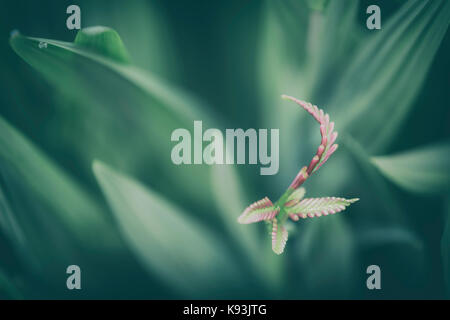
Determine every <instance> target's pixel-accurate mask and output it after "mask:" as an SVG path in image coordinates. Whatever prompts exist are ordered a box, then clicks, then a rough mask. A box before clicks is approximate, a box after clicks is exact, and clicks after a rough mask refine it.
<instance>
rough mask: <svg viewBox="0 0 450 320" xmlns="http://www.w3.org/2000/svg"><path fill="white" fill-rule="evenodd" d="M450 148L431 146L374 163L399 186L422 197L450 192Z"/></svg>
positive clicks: (381, 157) (383, 158) (387, 157)
mask: <svg viewBox="0 0 450 320" xmlns="http://www.w3.org/2000/svg"><path fill="white" fill-rule="evenodd" d="M449 159H450V145H448V144H442V145H434V146H427V147H423V148H419V149H415V150H409V151H405V152H402V153H398V154H394V155H391V156H379V157H372V158H371V161H372V163H373V164H374V165H375V166H376V167H377V168H378V169H379V170H380V172H381V173H382V174H383V175H385V176H386V177H387V178H388V179H389V180H391V181H392V182H394V183H395V184H397V185H398V186H400V187H402V188H404V189H406V190H408V191H411V192H418V193H438V192H448V190H450V162H449Z"/></svg>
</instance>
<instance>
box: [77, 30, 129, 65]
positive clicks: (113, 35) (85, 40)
mask: <svg viewBox="0 0 450 320" xmlns="http://www.w3.org/2000/svg"><path fill="white" fill-rule="evenodd" d="M75 44H77V45H79V46H81V47H84V48H88V49H90V50H92V51H94V52H96V53H98V54H99V55H102V56H104V57H108V58H110V59H113V60H114V61H117V62H122V63H128V62H130V57H129V56H128V52H127V49H126V48H125V46H124V45H123V42H122V39H121V38H120V36H119V34H118V33H117V32H116V31H115V30H113V29H111V28H107V27H102V26H95V27H89V28H83V29H81V30H80V31H79V32H78V33H77V36H76V38H75Z"/></svg>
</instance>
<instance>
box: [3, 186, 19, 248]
mask: <svg viewBox="0 0 450 320" xmlns="http://www.w3.org/2000/svg"><path fill="white" fill-rule="evenodd" d="M0 228H1V229H3V232H4V234H6V236H7V237H8V238H9V239H10V240H12V242H13V243H14V244H15V245H17V246H18V247H22V248H23V247H24V245H25V236H24V234H23V230H22V229H21V227H20V226H19V223H18V222H17V218H16V217H15V216H14V214H13V212H12V210H11V206H10V204H9V202H8V200H7V199H6V196H5V194H4V192H3V190H2V188H1V187H0Z"/></svg>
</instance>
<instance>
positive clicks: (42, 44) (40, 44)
mask: <svg viewBox="0 0 450 320" xmlns="http://www.w3.org/2000/svg"><path fill="white" fill-rule="evenodd" d="M38 46H39V49H44V48H45V49H46V48H47V42H44V41H41V42H39V45H38Z"/></svg>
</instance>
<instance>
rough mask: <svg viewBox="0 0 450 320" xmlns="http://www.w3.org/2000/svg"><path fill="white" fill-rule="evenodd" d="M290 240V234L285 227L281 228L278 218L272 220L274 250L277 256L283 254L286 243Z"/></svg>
mask: <svg viewBox="0 0 450 320" xmlns="http://www.w3.org/2000/svg"><path fill="white" fill-rule="evenodd" d="M287 240H288V232H287V231H286V228H285V227H284V226H279V225H278V221H277V218H274V219H273V220H272V250H273V252H275V253H276V254H282V253H283V251H284V247H285V246H286V242H287Z"/></svg>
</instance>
